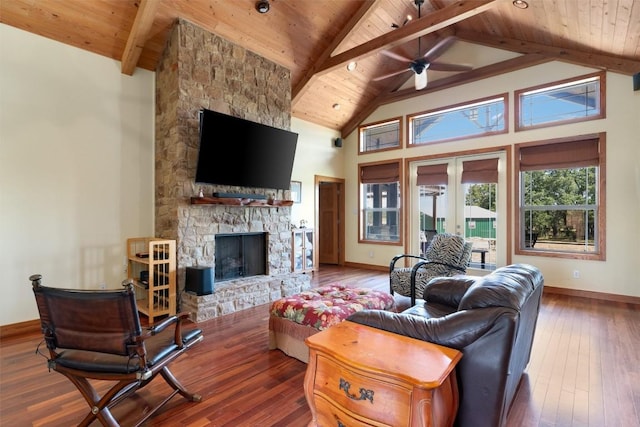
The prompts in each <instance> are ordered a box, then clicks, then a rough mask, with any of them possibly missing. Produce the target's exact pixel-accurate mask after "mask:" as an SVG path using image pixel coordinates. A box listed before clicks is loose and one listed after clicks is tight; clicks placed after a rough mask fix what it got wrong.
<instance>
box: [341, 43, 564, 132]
mask: <svg viewBox="0 0 640 427" xmlns="http://www.w3.org/2000/svg"><path fill="white" fill-rule="evenodd" d="M552 60H553V59H552V58H549V57H546V56H544V55H539V54H529V55H522V56H518V57H516V58H511V59H507V60H505V61H501V62H498V63H495V64H491V65H486V66H484V67H480V68H477V69H475V70H471V71H467V72H465V73H461V74H456V75H453V76H451V77H445V78H442V79H439V80H435V81H433V82H429V85H428V86H427V87H426V88H425V89H422V90H415V89H414V88H408V89H402V90H398V91H394V92H388V93H382V94H380V95H379V96H378V97H377V98H376V99H375V100H373V101H372V102H370V103H369V104H368V105H367V108H364V109H362V110H360V111H359V112H358V113H357V114H356V115H354V116H353V117H352V118H351V120H349V122H348V123H347V124H346V125H345V126H344V127H343V128H342V129H341V134H342V137H343V138H346V137H347V135H349V134H350V133H351V132H353V131H354V130H355V129H357V127H358V125H359V124H360V123H362V122H363V121H364V120H365V119H366V118H367V117H368V116H369V115H370V114H371V113H373V112H374V111H375V110H376V108H378V107H379V106H381V105H384V104H390V103H392V102H397V101H402V100H405V99H409V98H414V97H416V96H422V95H424V94H427V93H432V92H436V91H439V90H443V89H448V88H451V87H454V86H459V85H462V84H466V83H471V82H474V81H476V80H482V79H486V78H489V77H494V76H497V75H500V74H505V73H510V72H512V71H516V70H520V69H522V68H527V67H532V66H534V65H538V64H542V63H545V62H549V61H552Z"/></svg>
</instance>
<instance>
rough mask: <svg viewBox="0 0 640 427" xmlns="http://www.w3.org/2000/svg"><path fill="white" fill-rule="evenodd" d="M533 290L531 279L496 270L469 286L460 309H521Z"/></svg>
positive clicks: (461, 301)
mask: <svg viewBox="0 0 640 427" xmlns="http://www.w3.org/2000/svg"><path fill="white" fill-rule="evenodd" d="M532 292H533V285H532V284H531V283H530V282H529V280H521V279H516V278H514V277H513V274H511V273H506V274H503V273H502V272H498V271H495V272H493V273H492V274H490V275H488V276H484V277H482V278H480V279H478V280H477V281H476V282H475V283H474V284H473V285H471V286H470V287H469V289H468V290H467V292H466V293H465V294H464V296H463V297H462V299H461V300H460V305H459V307H458V309H459V310H469V309H473V308H486V307H507V308H512V309H514V310H518V311H520V308H521V307H522V305H523V304H524V303H525V301H526V299H527V297H528V296H529V295H530V294H531V293H532Z"/></svg>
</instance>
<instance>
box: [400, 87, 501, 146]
mask: <svg viewBox="0 0 640 427" xmlns="http://www.w3.org/2000/svg"><path fill="white" fill-rule="evenodd" d="M506 105H507V94H502V95H499V96H496V97H493V98H487V99H480V100H476V101H473V102H470V103H465V104H461V105H455V106H451V107H447V108H443V109H438V110H434V111H430V112H423V113H417V114H414V115H410V116H407V120H408V127H409V131H408V133H409V145H414V146H416V145H423V144H430V143H433V142H442V141H449V140H454V139H463V138H470V137H473V136H484V135H494V134H498V133H505V132H507V120H506V114H507V113H506V112H507V108H506Z"/></svg>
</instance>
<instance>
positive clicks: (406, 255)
mask: <svg viewBox="0 0 640 427" xmlns="http://www.w3.org/2000/svg"><path fill="white" fill-rule="evenodd" d="M403 258H413V259H420V260H423V261H427V259H426V258H423V257H421V256H418V255H409V254H400V255H396V256H394V257H393V258H391V262H390V263H389V273H391V272H392V271H393V270H394V269H395V268H396V261H398V260H400V259H403Z"/></svg>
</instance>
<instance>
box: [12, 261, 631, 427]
mask: <svg viewBox="0 0 640 427" xmlns="http://www.w3.org/2000/svg"><path fill="white" fill-rule="evenodd" d="M387 280H388V279H387V275H386V274H385V273H381V272H376V271H367V270H358V269H336V268H334V267H322V268H321V269H320V271H319V272H316V273H314V276H313V283H314V284H326V283H329V282H335V281H340V282H343V283H347V284H350V285H353V286H366V287H372V288H377V289H381V290H386V289H387V286H388V285H387ZM404 302H405V301H403V303H404ZM267 320H268V304H267V305H264V306H260V307H256V308H253V309H249V310H245V311H242V312H239V313H235V314H231V315H227V316H224V317H220V318H216V319H213V320H210V321H207V322H202V323H200V324H198V326H199V327H200V328H202V329H203V331H204V334H205V340H204V341H203V342H202V343H201V344H199V345H197V346H196V347H194V348H193V349H191V350H190V351H189V352H188V353H186V354H185V355H183V356H181V358H180V359H178V360H177V361H175V362H174V363H173V364H172V370H173V372H174V374H175V375H176V376H177V377H178V378H179V379H180V380H181V381H182V382H183V384H184V385H185V386H187V388H189V389H190V390H191V391H195V392H198V393H200V394H202V395H203V401H202V402H200V403H188V402H186V401H185V400H183V399H182V398H181V397H179V396H178V397H174V398H173V399H172V400H171V402H169V404H168V405H167V406H165V408H164V409H163V410H162V412H160V413H159V414H157V415H156V416H155V417H154V418H153V419H152V420H151V421H149V422H148V423H147V425H152V426H190V427H199V426H230V427H231V426H233V427H238V426H260V427H264V426H306V424H307V423H308V422H309V419H310V412H309V409H308V406H307V403H306V401H305V398H304V392H303V379H304V374H305V369H306V365H305V364H304V363H302V362H300V361H298V360H296V359H293V358H290V357H287V356H285V355H284V354H283V353H281V352H280V351H278V350H273V351H269V350H268V347H267V336H268V330H267V329H268V328H267ZM40 341H41V337H40V334H39V333H38V334H30V335H27V336H20V337H13V338H8V339H5V340H4V341H3V342H2V343H1V344H0V376H1V377H0V425H2V426H13V427H19V426H71V425H75V424H77V423H78V422H79V421H80V420H81V419H82V418H83V417H84V415H85V413H86V412H87V410H88V407H87V405H86V403H85V402H84V401H83V399H82V398H81V396H80V394H79V393H78V392H77V391H76V390H75V388H74V387H73V386H72V385H71V383H70V382H69V381H68V380H66V379H65V378H64V377H63V376H62V375H60V374H57V373H55V372H48V370H47V366H46V360H45V359H44V358H43V357H42V356H40V355H37V354H36V351H35V350H36V347H37V346H38V344H39V343H40ZM99 387H100V390H104V387H103V386H102V385H100V386H99ZM167 390H168V387H167V386H166V385H165V384H164V383H163V381H162V380H160V379H157V380H155V381H154V382H153V383H151V384H150V385H149V386H148V387H147V388H145V389H143V390H141V391H140V392H139V393H138V394H137V395H136V397H134V398H131V399H129V400H128V401H127V402H124V403H122V404H121V405H120V406H119V407H117V408H116V410H114V413H115V414H116V416H117V417H119V418H120V419H121V420H123V425H127V424H126V421H127V420H133V419H134V415H135V413H136V412H137V411H143V410H144V408H145V407H147V406H148V404H149V402H155V401H157V400H158V398H159V397H160V396H161V395H162V394H163V393H164V392H166V391H167ZM508 425H509V426H589V427H614V426H615V427H618V426H620V427H628V426H639V425H640V307H639V306H636V305H631V304H625V303H620V302H608V301H600V300H591V299H586V298H580V297H570V296H566V295H557V294H547V293H545V295H544V297H543V306H542V309H541V312H540V317H539V320H538V328H537V332H536V337H535V342H534V346H533V354H532V360H531V363H530V366H529V369H528V373H527V374H526V375H525V377H524V380H523V382H522V383H521V385H520V389H519V391H518V394H517V396H516V399H515V402H514V405H513V407H512V409H511V412H510V414H509V419H508ZM469 427H473V426H469Z"/></svg>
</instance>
